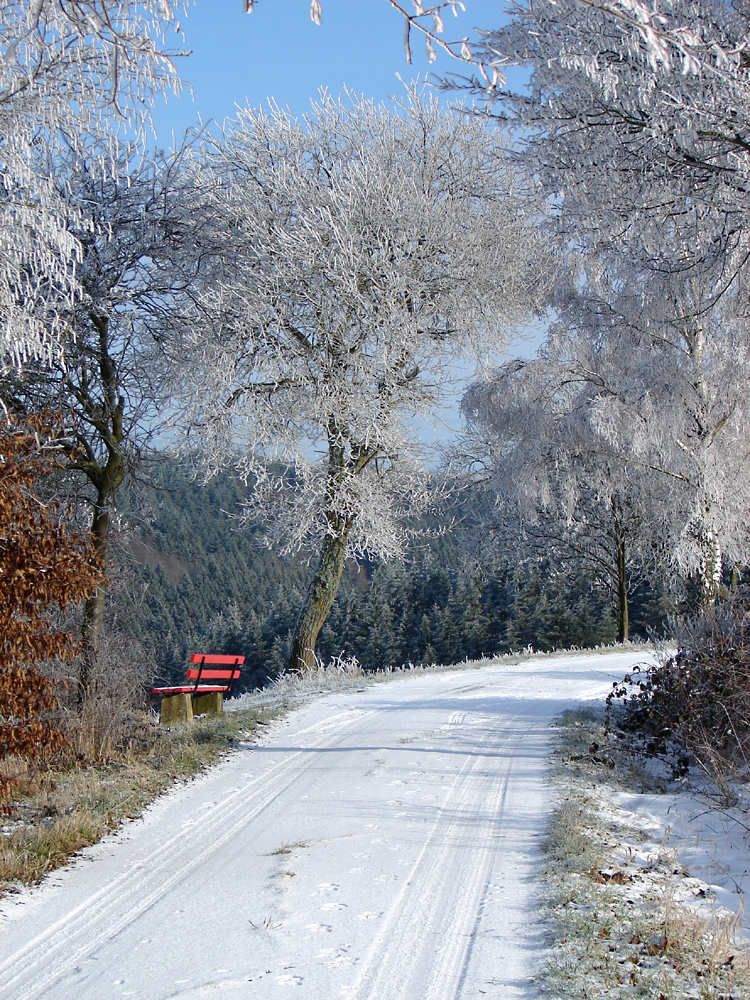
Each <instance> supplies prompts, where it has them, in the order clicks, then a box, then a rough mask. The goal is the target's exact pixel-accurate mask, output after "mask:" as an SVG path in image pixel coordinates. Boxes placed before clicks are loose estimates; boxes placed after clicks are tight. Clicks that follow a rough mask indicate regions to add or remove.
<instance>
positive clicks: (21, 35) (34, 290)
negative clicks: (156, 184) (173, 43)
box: [0, 0, 177, 367]
mask: <svg viewBox="0 0 750 1000" xmlns="http://www.w3.org/2000/svg"><path fill="white" fill-rule="evenodd" d="M175 6H176V5H173V4H171V3H167V2H166V0H142V2H139V3H136V2H134V0H118V2H105V0H68V2H65V3H62V2H60V0H6V2H4V3H3V4H2V5H0V135H1V136H2V141H1V142H0V365H2V366H8V365H10V366H14V367H19V366H22V365H23V363H24V361H26V360H28V359H29V358H30V357H40V358H43V359H47V360H53V359H56V358H59V356H60V351H61V346H60V333H61V324H62V322H63V320H62V318H61V316H60V315H59V311H58V310H57V309H56V308H55V303H58V304H59V303H60V301H61V300H62V301H65V302H66V304H67V307H70V305H71V304H72V303H73V302H74V301H75V300H76V298H77V295H78V291H79V289H78V285H77V281H76V267H77V264H78V263H79V261H80V247H79V245H78V244H77V241H76V240H75V239H74V238H73V237H72V236H71V235H70V232H69V228H68V227H67V225H66V220H65V213H66V209H65V206H64V205H61V203H60V201H59V194H58V188H57V186H56V185H55V184H54V183H53V177H54V174H55V173H56V171H57V158H56V157H57V153H58V151H59V150H61V149H66V148H70V147H71V146H76V145H83V144H85V143H87V142H88V141H89V137H91V136H94V135H95V136H96V137H97V139H98V140H99V141H100V142H101V140H102V139H103V138H104V137H106V139H107V142H108V143H109V148H110V149H114V147H115V146H116V142H117V134H118V132H122V131H123V130H124V129H125V128H127V127H130V128H134V129H135V130H136V131H137V132H140V134H141V138H143V137H144V131H143V129H144V120H145V114H146V111H147V107H148V104H149V102H150V101H151V100H152V97H153V94H154V93H155V92H156V91H159V90H163V89H164V88H167V87H173V86H176V82H177V78H176V74H175V72H174V69H173V67H172V64H171V62H170V60H169V57H168V55H166V54H164V53H163V51H162V44H163V41H164V37H163V36H164V33H165V31H166V28H167V27H168V26H169V25H170V24H172V23H173V17H174V14H175Z"/></svg>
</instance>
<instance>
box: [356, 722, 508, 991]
mask: <svg viewBox="0 0 750 1000" xmlns="http://www.w3.org/2000/svg"><path fill="white" fill-rule="evenodd" d="M452 721H453V720H452ZM519 721H520V720H517V719H516V720H514V723H515V724H514V725H513V728H512V730H511V731H510V732H509V731H508V730H507V726H508V720H507V719H504V720H502V721H500V722H497V723H495V724H494V725H492V726H491V727H490V728H489V730H488V731H487V732H486V734H485V735H484V738H483V739H482V740H481V741H479V742H477V744H476V745H475V746H474V747H473V748H472V750H471V751H470V754H471V755H470V756H469V758H468V760H467V761H466V763H465V764H464V765H463V767H462V768H461V770H460V771H459V773H458V775H457V776H456V780H455V781H454V783H453V785H452V786H451V788H450V789H449V791H448V793H447V795H446V797H445V799H444V800H443V803H442V805H441V807H440V811H439V815H438V817H437V819H436V821H435V823H434V825H433V827H432V830H431V831H430V833H429V836H428V838H427V840H426V842H425V845H424V847H423V848H422V850H421V852H420V854H419V856H418V858H417V860H416V862H415V863H414V865H413V867H412V870H411V872H410V873H409V876H408V878H407V880H406V883H405V884H404V886H403V888H402V890H401V892H400V893H399V895H398V897H397V898H396V900H395V901H394V903H393V904H392V906H391V909H390V910H389V912H388V913H387V915H386V918H385V921H384V923H383V925H382V926H381V928H380V931H379V933H378V934H377V936H376V938H375V940H374V942H373V944H372V946H371V948H370V950H369V952H368V954H367V956H366V957H365V959H364V961H363V968H362V971H361V972H360V975H359V977H358V979H357V982H356V983H355V985H354V986H353V988H352V989H351V991H348V992H347V993H346V995H347V997H348V998H350V1000H391V998H392V1000H401V998H403V997H417V996H418V997H423V998H424V1000H455V998H456V997H458V996H459V995H460V992H461V988H462V986H463V982H464V980H465V976H466V971H467V968H468V962H469V958H470V954H471V949H472V944H473V940H474V936H475V934H476V930H477V926H478V923H479V919H480V916H481V909H482V904H483V901H484V899H485V897H486V893H487V886H488V882H489V878H490V874H491V870H492V864H493V861H494V858H495V853H496V849H497V845H496V840H497V836H498V834H499V832H500V830H501V828H502V823H503V813H504V806H505V798H506V793H507V789H508V783H509V781H510V775H511V771H512V769H513V762H514V759H515V756H516V749H517V747H518V746H519V744H520V743H521V742H522V740H523V738H524V736H525V735H526V732H525V730H524V729H523V728H521V726H519V725H518V722H519ZM454 725H455V723H454ZM482 750H491V751H492V752H493V758H492V760H493V761H497V762H498V764H499V761H500V757H499V752H505V753H506V754H507V756H508V759H507V761H506V762H505V763H504V766H503V767H500V766H498V764H493V765H490V766H488V764H487V761H486V759H482V756H481V754H482ZM495 754H498V756H494V755H495ZM480 768H485V769H486V770H485V773H482V774H479V775H477V774H476V772H477V771H479V770H480ZM467 812H473V813H475V814H476V815H477V816H480V815H481V817H482V818H481V819H480V820H478V821H476V822H475V824H474V825H473V826H472V827H471V829H470V830H469V832H468V836H469V837H470V839H471V841H472V844H473V846H472V848H468V847H467V846H466V843H465V842H466V837H467V820H466V814H467Z"/></svg>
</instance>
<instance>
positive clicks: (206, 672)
mask: <svg viewBox="0 0 750 1000" xmlns="http://www.w3.org/2000/svg"><path fill="white" fill-rule="evenodd" d="M244 662H245V657H244V656H225V655H222V654H218V653H193V654H192V656H191V657H190V666H189V667H188V668H187V679H188V680H189V681H195V684H196V687H197V686H198V685H199V684H200V683H201V682H202V681H212V682H213V683H214V684H215V685H216V684H220V683H224V684H226V686H227V688H229V687H230V685H231V684H232V683H233V682H234V681H236V680H237V678H238V677H239V676H240V674H241V673H242V665H243V663H244Z"/></svg>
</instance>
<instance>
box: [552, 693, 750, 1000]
mask: <svg viewBox="0 0 750 1000" xmlns="http://www.w3.org/2000/svg"><path fill="white" fill-rule="evenodd" d="M618 757H619V755H618ZM554 762H555V764H554V766H555V780H556V782H557V785H558V787H559V790H560V799H561V801H560V805H559V807H558V809H557V811H556V812H555V814H554V816H553V819H552V822H551V824H550V829H549V833H548V837H547V841H546V865H545V872H544V877H545V883H546V890H547V892H546V895H547V898H546V905H545V914H544V915H545V918H546V920H547V922H548V925H549V927H550V933H551V937H552V940H551V945H552V947H551V956H552V957H551V959H550V961H549V962H548V964H547V967H546V969H545V970H544V973H543V976H542V986H543V989H544V991H545V993H546V995H548V996H550V997H553V998H555V1000H593V998H600V997H611V998H623V1000H624V998H625V997H628V998H632V997H643V998H649V1000H687V998H700V1000H740V998H742V997H748V996H750V953H749V952H748V950H747V948H745V947H743V946H742V945H741V944H740V943H738V941H737V939H736V936H735V930H736V923H737V918H736V917H735V916H734V915H732V914H728V913H721V912H718V911H716V910H715V909H714V910H713V912H712V908H711V906H710V905H706V904H704V905H703V906H696V905H694V903H691V898H692V900H694V901H695V902H697V900H698V897H700V896H701V895H702V894H703V893H704V890H703V889H702V888H701V887H700V884H699V883H698V882H697V880H695V879H690V877H689V873H688V872H686V871H685V869H684V868H683V866H682V865H681V864H680V862H679V859H678V858H677V857H676V855H675V853H674V851H673V850H671V849H670V848H669V847H668V845H666V844H662V845H661V846H657V847H656V849H655V850H654V849H653V848H652V845H649V847H648V849H644V845H643V844H642V843H641V841H642V840H643V834H642V832H641V831H639V830H638V829H635V828H633V827H631V826H628V825H627V824H626V823H625V822H624V821H623V818H622V816H618V811H617V809H616V808H612V805H611V802H609V801H608V800H609V799H611V793H612V792H613V791H615V790H618V789H623V788H624V789H633V790H637V791H638V792H643V791H649V792H651V793H653V794H659V792H660V791H665V790H666V789H665V788H664V787H662V782H661V781H660V779H658V778H653V777H652V776H651V775H649V773H648V772H647V771H646V770H644V769H643V768H641V767H639V766H638V764H637V761H636V759H635V758H632V757H624V756H623V757H619V759H615V757H614V756H613V754H612V753H611V752H610V751H609V750H608V744H607V739H606V735H605V733H604V723H603V718H602V717H600V716H599V715H597V714H595V713H591V712H570V713H566V714H565V716H564V717H563V718H562V720H561V726H560V728H559V730H558V736H557V741H556V749H555V756H554ZM608 793H609V794H608Z"/></svg>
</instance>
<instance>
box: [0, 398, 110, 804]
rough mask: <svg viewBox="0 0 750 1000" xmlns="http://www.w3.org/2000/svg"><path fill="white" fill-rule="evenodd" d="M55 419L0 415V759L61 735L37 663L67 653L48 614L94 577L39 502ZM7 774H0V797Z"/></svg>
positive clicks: (51, 689) (41, 751) (48, 505)
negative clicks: (19, 418)
mask: <svg viewBox="0 0 750 1000" xmlns="http://www.w3.org/2000/svg"><path fill="white" fill-rule="evenodd" d="M55 430H56V426H55V422H54V420H53V419H51V418H48V419H46V420H45V419H43V418H41V417H32V418H27V419H26V420H24V421H20V420H17V419H14V418H12V417H9V416H7V415H3V416H2V417H0V526H1V527H0V581H2V587H0V760H2V759H6V758H20V759H21V760H22V761H25V762H31V761H38V760H44V759H45V758H46V757H48V756H49V755H50V754H52V753H54V752H55V751H57V750H59V749H60V747H61V746H62V744H63V742H64V737H63V735H62V733H61V731H60V728H59V726H58V725H57V724H56V722H55V719H54V713H55V710H56V708H57V705H58V703H57V694H58V691H57V686H56V685H55V683H54V681H53V680H52V679H51V678H50V677H47V676H44V675H43V674H42V673H40V671H39V669H38V667H37V664H39V663H40V662H43V661H45V660H47V659H49V658H50V657H57V658H58V659H66V658H69V657H70V656H72V655H73V654H74V653H75V643H74V640H73V637H72V636H71V635H70V634H69V633H66V632H62V631H60V630H59V629H57V628H56V627H55V625H54V623H53V621H52V620H51V618H50V616H49V612H50V610H51V609H53V608H54V607H56V606H60V607H65V606H67V605H68V604H70V603H75V602H78V601H80V600H81V599H83V598H84V597H86V596H87V595H88V594H89V593H90V592H91V590H92V589H93V588H94V587H95V586H96V584H97V582H98V581H99V580H100V579H101V572H100V570H99V569H98V567H97V566H96V564H95V562H94V561H93V558H92V550H91V546H90V543H89V540H88V538H87V537H86V536H84V535H81V534H77V533H75V532H73V531H71V530H69V528H68V527H67V526H66V525H65V523H63V519H62V514H61V510H60V507H59V505H58V504H56V503H55V502H54V501H53V500H49V499H48V500H44V501H43V500H41V499H40V496H41V495H42V494H43V492H44V491H43V489H42V488H41V487H43V484H44V480H45V477H48V476H49V475H50V473H52V472H53V471H55V470H56V469H57V468H58V467H59V462H58V449H57V447H56V444H55ZM14 780H15V777H14V775H13V774H12V773H9V772H8V770H7V769H5V770H4V771H3V772H0V802H3V801H4V802H5V803H6V804H7V799H8V795H9V794H10V790H11V787H12V786H13V784H14Z"/></svg>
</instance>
